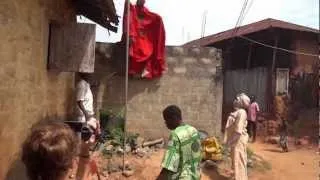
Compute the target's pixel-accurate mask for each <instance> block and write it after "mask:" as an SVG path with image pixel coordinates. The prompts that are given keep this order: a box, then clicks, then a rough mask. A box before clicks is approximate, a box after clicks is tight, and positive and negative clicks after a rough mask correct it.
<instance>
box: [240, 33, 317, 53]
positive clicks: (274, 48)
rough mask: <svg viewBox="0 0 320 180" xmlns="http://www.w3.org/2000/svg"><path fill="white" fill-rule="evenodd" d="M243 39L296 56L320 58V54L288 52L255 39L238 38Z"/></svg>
mask: <svg viewBox="0 0 320 180" xmlns="http://www.w3.org/2000/svg"><path fill="white" fill-rule="evenodd" d="M237 37H239V38H241V39H244V40H247V41H250V42H252V43H255V44H259V45H262V46H265V47H268V48H272V49H277V50H281V51H285V52H287V53H291V54H296V55H304V56H312V57H319V56H320V55H319V54H311V53H304V52H299V51H293V50H288V49H284V48H279V47H275V46H271V45H268V44H264V43H261V42H259V41H256V40H253V39H250V38H248V37H245V36H241V35H240V36H237Z"/></svg>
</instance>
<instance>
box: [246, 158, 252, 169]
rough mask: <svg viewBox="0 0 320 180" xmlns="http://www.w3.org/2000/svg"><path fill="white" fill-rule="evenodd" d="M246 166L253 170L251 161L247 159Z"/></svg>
mask: <svg viewBox="0 0 320 180" xmlns="http://www.w3.org/2000/svg"><path fill="white" fill-rule="evenodd" d="M247 166H248V167H250V168H253V161H252V160H251V159H248V162H247Z"/></svg>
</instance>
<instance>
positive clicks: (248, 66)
mask: <svg viewBox="0 0 320 180" xmlns="http://www.w3.org/2000/svg"><path fill="white" fill-rule="evenodd" d="M251 56H252V43H250V45H249V52H248V59H247V70H249V68H250V64H251Z"/></svg>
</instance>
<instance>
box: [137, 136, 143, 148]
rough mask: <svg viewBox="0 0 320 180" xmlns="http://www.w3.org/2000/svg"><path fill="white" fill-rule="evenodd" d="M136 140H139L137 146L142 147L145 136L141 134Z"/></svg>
mask: <svg viewBox="0 0 320 180" xmlns="http://www.w3.org/2000/svg"><path fill="white" fill-rule="evenodd" d="M136 141H137V143H136V144H137V146H138V147H142V144H143V142H144V138H143V137H140V136H139V137H137V140H136Z"/></svg>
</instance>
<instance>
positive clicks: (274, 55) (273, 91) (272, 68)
mask: <svg viewBox="0 0 320 180" xmlns="http://www.w3.org/2000/svg"><path fill="white" fill-rule="evenodd" d="M278 41H279V37H278V35H275V39H274V47H278ZM276 58H277V49H273V55H272V65H271V73H272V96H275V95H276V87H275V85H276V74H275V66H276Z"/></svg>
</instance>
